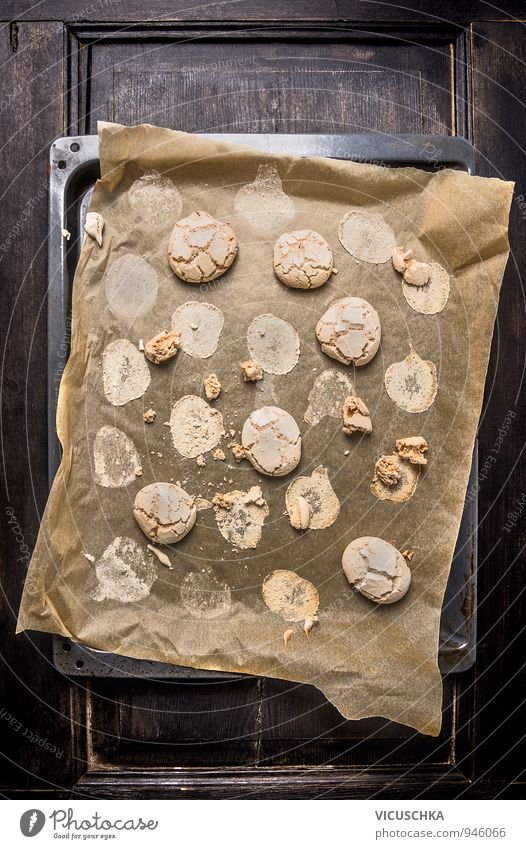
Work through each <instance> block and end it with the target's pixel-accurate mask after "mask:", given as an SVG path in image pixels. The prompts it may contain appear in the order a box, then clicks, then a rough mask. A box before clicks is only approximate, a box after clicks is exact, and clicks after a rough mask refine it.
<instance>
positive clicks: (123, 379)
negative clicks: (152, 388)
mask: <svg viewBox="0 0 526 849" xmlns="http://www.w3.org/2000/svg"><path fill="white" fill-rule="evenodd" d="M150 380H151V377H150V371H149V369H148V366H147V365H146V363H145V362H144V357H143V356H142V354H140V353H139V351H138V350H137V348H136V347H135V345H132V343H131V342H129V341H128V339H115V340H114V341H113V342H110V344H109V345H106V347H105V348H104V351H103V354H102V382H103V386H104V394H105V396H106V398H107V399H108V401H109V402H110V404H113V406H114V407H122V406H123V405H124V404H127V403H128V402H129V401H133V400H134V399H135V398H141V397H142V395H144V393H145V392H146V390H147V389H148V386H149V385H150Z"/></svg>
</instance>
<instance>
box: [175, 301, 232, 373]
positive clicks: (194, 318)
mask: <svg viewBox="0 0 526 849" xmlns="http://www.w3.org/2000/svg"><path fill="white" fill-rule="evenodd" d="M224 322H225V319H224V316H223V313H222V312H221V310H220V309H218V307H215V306H214V305H213V304H207V303H205V302H203V303H200V302H199V301H187V302H186V303H185V304H181V306H180V307H177V309H176V311H175V312H174V314H173V316H172V329H173V330H177V331H178V332H179V334H180V336H181V350H182V351H184V352H185V354H188V356H190V357H195V358H196V359H201V360H206V359H208V357H211V356H212V354H213V353H215V351H216V349H217V346H218V344H219V337H220V336H221V331H222V330H223V324H224Z"/></svg>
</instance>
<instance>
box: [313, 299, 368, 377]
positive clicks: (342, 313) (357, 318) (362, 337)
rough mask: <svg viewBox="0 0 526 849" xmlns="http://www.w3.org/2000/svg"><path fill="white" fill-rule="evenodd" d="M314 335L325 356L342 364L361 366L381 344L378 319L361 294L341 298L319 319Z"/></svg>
mask: <svg viewBox="0 0 526 849" xmlns="http://www.w3.org/2000/svg"><path fill="white" fill-rule="evenodd" d="M316 336H317V337H318V341H319V343H320V345H321V349H322V351H323V353H324V354H327V356H329V357H332V358H333V359H334V360H338V361H339V362H340V363H345V365H350V364H351V363H354V365H356V366H364V365H366V363H369V362H370V361H371V360H372V358H373V357H374V355H375V354H376V352H377V350H378V348H379V346H380V339H381V336H382V331H381V326H380V319H379V317H378V313H377V312H376V310H375V309H374V308H373V307H372V306H371V304H369V303H368V302H367V301H364V300H363V299H362V298H340V300H339V301H336V302H335V303H334V304H332V306H330V307H329V309H328V310H327V312H325V313H324V314H323V315H322V317H321V318H320V320H319V321H318V323H317V325H316Z"/></svg>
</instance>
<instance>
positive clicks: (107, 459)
mask: <svg viewBox="0 0 526 849" xmlns="http://www.w3.org/2000/svg"><path fill="white" fill-rule="evenodd" d="M93 460H94V465H95V483H97V484H98V485H99V486H104V487H119V486H126V485H127V484H129V483H133V482H134V481H135V479H136V477H135V470H136V469H137V468H138V467H139V466H140V465H141V463H140V460H139V454H138V453H137V449H136V447H135V445H134V443H133V442H132V440H131V439H130V437H129V436H126V434H125V433H124V432H123V431H122V430H119V428H118V427H110V426H109V425H104V427H101V428H100V430H99V431H98V432H97V435H96V436H95V441H94V443H93Z"/></svg>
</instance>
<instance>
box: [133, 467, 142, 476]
mask: <svg viewBox="0 0 526 849" xmlns="http://www.w3.org/2000/svg"><path fill="white" fill-rule="evenodd" d="M134 474H135V477H136V478H140V477H141V475H142V466H137V467H136V469H135V472H134Z"/></svg>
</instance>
